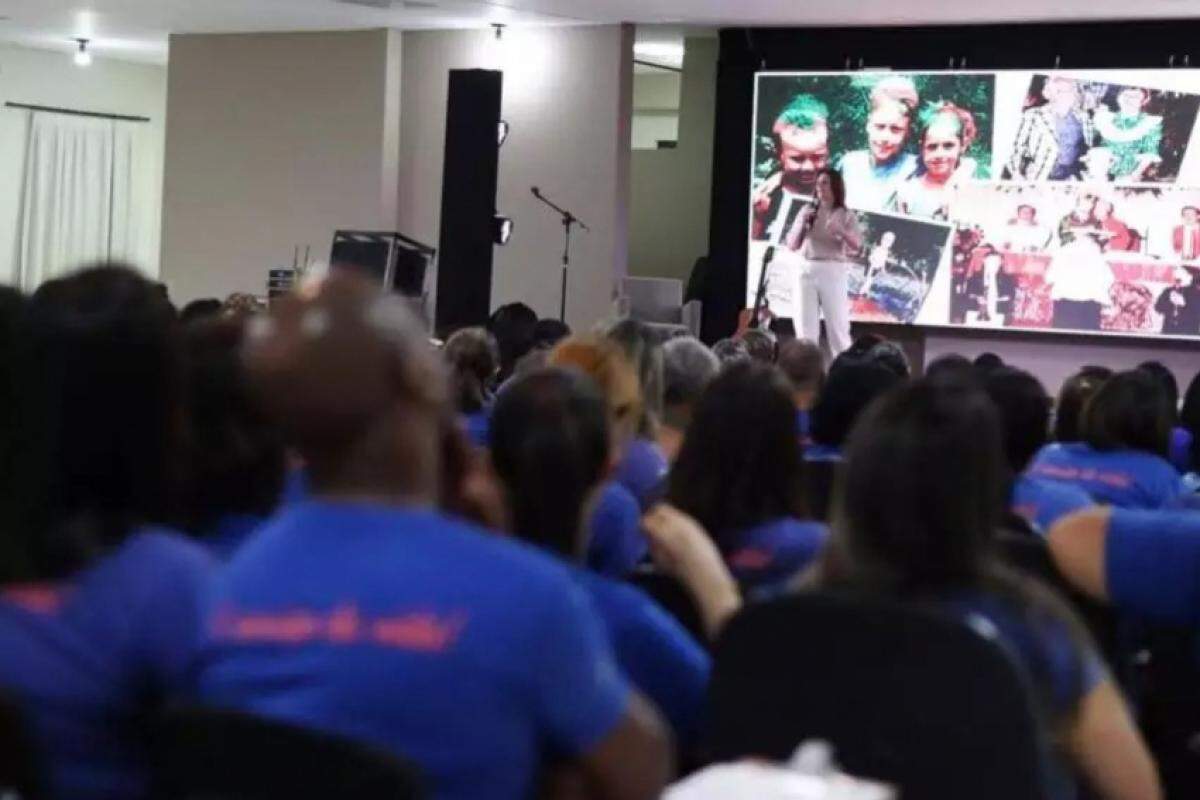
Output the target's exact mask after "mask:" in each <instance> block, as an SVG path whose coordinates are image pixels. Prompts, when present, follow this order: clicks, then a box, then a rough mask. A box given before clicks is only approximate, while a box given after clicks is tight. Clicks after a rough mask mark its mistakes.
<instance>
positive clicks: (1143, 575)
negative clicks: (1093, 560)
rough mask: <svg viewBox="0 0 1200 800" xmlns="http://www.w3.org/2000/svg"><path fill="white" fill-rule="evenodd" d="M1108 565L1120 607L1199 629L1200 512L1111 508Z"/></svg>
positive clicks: (1107, 576)
mask: <svg viewBox="0 0 1200 800" xmlns="http://www.w3.org/2000/svg"><path fill="white" fill-rule="evenodd" d="M1104 569H1105V579H1106V582H1107V586H1108V594H1109V597H1110V598H1111V599H1112V603H1113V605H1115V606H1116V607H1117V608H1119V609H1120V610H1121V611H1125V612H1129V613H1133V614H1138V615H1141V616H1145V617H1149V618H1152V619H1155V620H1159V621H1162V622H1166V623H1170V624H1175V625H1185V626H1190V627H1192V628H1195V629H1196V630H1197V631H1198V632H1200V512H1195V511H1170V512H1164V511H1126V510H1122V509H1113V512H1112V517H1111V519H1110V521H1109V525H1108V540H1107V545H1106V548H1105V555H1104ZM1198 655H1200V653H1198Z"/></svg>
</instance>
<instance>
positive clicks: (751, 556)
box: [668, 362, 825, 589]
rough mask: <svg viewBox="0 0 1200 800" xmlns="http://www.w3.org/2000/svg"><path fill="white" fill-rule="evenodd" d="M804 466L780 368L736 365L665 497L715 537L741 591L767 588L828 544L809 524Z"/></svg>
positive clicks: (720, 380) (697, 423) (690, 437)
mask: <svg viewBox="0 0 1200 800" xmlns="http://www.w3.org/2000/svg"><path fill="white" fill-rule="evenodd" d="M802 467H803V459H802V456H801V447H800V441H799V438H798V437H797V436H796V410H795V406H794V405H793V403H792V392H791V386H790V385H789V384H788V383H787V380H786V379H785V378H784V377H783V375H781V374H780V373H779V372H778V371H777V370H776V369H775V368H773V367H769V366H766V365H764V364H758V363H756V362H754V363H745V364H736V365H733V366H729V367H727V368H726V369H725V370H724V371H723V372H722V373H721V374H720V375H719V376H717V378H716V379H714V380H713V382H712V383H711V384H710V385H709V387H708V389H707V391H705V393H704V396H703V397H702V398H701V399H700V402H699V404H698V405H697V406H696V409H695V413H694V414H693V417H692V424H691V426H690V427H689V428H688V432H687V437H686V438H685V439H684V442H683V448H682V449H681V450H680V451H679V457H678V459H676V461H675V465H674V467H673V468H672V470H671V477H670V489H669V492H668V497H669V499H670V502H671V504H672V505H674V506H675V507H676V508H678V509H679V510H680V511H682V512H684V513H685V514H688V515H689V516H691V517H693V518H695V519H696V521H697V522H698V523H699V524H700V525H701V526H702V527H703V528H704V529H705V530H706V531H708V532H709V534H710V535H711V536H712V538H713V540H714V541H715V542H716V543H717V546H718V547H719V548H720V550H721V553H722V554H723V555H724V557H725V559H726V561H727V562H728V564H729V567H730V569H731V570H732V572H733V574H734V576H735V577H736V578H737V579H738V582H739V583H740V584H742V585H743V586H745V587H747V588H750V589H765V588H770V587H772V586H777V585H779V584H781V583H783V582H784V581H786V580H788V579H789V578H790V577H791V576H793V575H795V574H796V573H797V572H799V571H801V570H802V569H804V568H805V567H806V566H807V565H808V564H809V562H811V561H812V559H813V558H814V557H815V556H816V554H817V552H818V551H819V550H820V548H821V546H822V544H823V543H824V541H825V526H823V525H821V524H819V523H815V522H811V521H803V520H804V516H805V515H804V502H803V496H802V489H803V487H802V485H801V469H802Z"/></svg>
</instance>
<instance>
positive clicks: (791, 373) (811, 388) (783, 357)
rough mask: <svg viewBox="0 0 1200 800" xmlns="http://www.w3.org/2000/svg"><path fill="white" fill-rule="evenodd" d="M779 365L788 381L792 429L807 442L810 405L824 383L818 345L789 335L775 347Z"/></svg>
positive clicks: (810, 424)
mask: <svg viewBox="0 0 1200 800" xmlns="http://www.w3.org/2000/svg"><path fill="white" fill-rule="evenodd" d="M779 369H780V371H781V372H783V375H784V377H785V378H787V379H788V383H790V384H791V385H792V402H793V403H794V404H795V406H796V429H797V431H798V433H799V435H800V440H801V441H802V442H805V443H807V442H808V439H809V435H810V433H811V428H812V408H813V405H815V404H816V402H817V397H818V396H819V395H820V393H821V389H822V387H823V386H824V385H825V358H824V356H823V355H822V354H821V346H820V345H818V344H817V343H816V342H810V341H808V340H807V339H792V340H791V341H789V342H784V343H783V345H782V346H781V347H780V348H779Z"/></svg>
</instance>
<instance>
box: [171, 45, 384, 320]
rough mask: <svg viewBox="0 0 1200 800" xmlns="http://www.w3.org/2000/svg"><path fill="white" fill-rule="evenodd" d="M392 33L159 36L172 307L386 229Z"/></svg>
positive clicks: (237, 287) (259, 279)
mask: <svg viewBox="0 0 1200 800" xmlns="http://www.w3.org/2000/svg"><path fill="white" fill-rule="evenodd" d="M399 64H400V35H399V34H398V33H397V32H395V31H387V30H375V31H357V32H327V33H303V34H246V35H186V36H173V37H171V64H170V80H169V84H170V89H169V102H168V110H167V144H166V167H165V182H164V193H163V277H164V279H165V280H166V282H167V284H168V286H169V287H170V289H171V293H172V297H173V298H175V300H176V302H179V303H184V302H187V301H189V300H192V299H195V298H197V297H206V296H215V297H225V296H226V295H228V294H229V293H230V292H253V293H256V294H262V293H264V292H265V285H266V277H267V270H268V269H270V268H272V267H277V266H284V265H290V263H291V261H292V257H293V252H294V247H295V246H296V245H299V246H300V247H301V250H303V248H304V247H305V246H306V245H307V246H310V247H311V248H312V253H313V257H314V259H321V260H327V259H328V257H329V251H330V246H331V244H332V242H333V235H334V232H335V231H336V230H337V229H339V228H351V229H357V230H390V229H391V228H392V227H393V226H394V224H395V217H396V197H397V183H396V181H397V174H398V162H397V155H398V154H397V150H398V147H399V143H398V142H399V139H398V131H399V123H400V113H399V105H398V103H399V93H400V71H399Z"/></svg>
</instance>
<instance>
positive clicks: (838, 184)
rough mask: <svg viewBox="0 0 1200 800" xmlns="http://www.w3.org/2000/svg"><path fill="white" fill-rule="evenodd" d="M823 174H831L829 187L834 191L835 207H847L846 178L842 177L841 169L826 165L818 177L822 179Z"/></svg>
mask: <svg viewBox="0 0 1200 800" xmlns="http://www.w3.org/2000/svg"><path fill="white" fill-rule="evenodd" d="M822 175H828V176H829V189H830V191H832V192H833V207H834V208H845V207H846V180H845V179H844V178H843V177H842V173H841V171H840V170H836V169H833V168H832V167H826V168H825V169H823V170H821V171H820V172H818V173H817V179H818V180H820V177H821V176H822Z"/></svg>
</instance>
